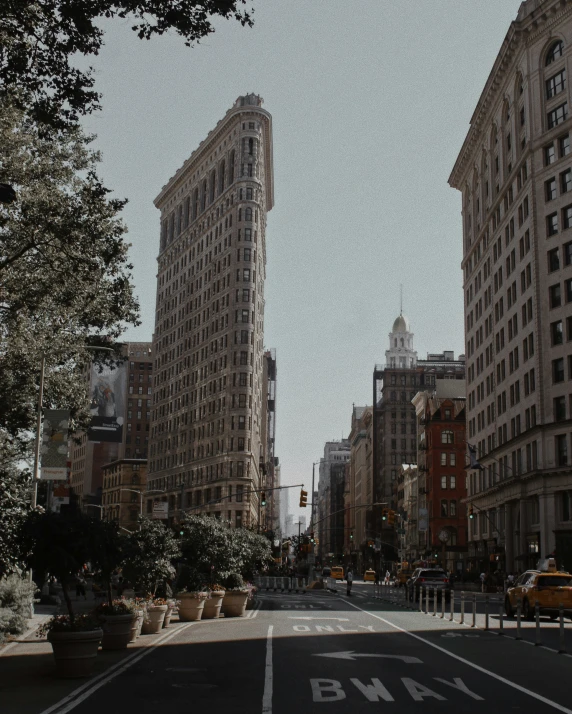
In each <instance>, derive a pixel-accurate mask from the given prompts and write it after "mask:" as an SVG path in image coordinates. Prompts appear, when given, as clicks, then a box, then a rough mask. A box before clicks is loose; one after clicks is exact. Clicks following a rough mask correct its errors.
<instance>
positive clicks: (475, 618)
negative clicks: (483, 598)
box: [471, 595, 477, 627]
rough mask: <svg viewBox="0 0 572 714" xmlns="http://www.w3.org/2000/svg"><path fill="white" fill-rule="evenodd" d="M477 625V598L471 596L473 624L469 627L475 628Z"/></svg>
mask: <svg viewBox="0 0 572 714" xmlns="http://www.w3.org/2000/svg"><path fill="white" fill-rule="evenodd" d="M476 625H477V596H476V595H473V624H472V625H471V627H476Z"/></svg>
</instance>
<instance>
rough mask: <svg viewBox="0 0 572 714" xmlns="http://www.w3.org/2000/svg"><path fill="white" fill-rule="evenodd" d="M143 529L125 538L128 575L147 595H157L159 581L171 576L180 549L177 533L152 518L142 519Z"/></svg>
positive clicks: (124, 573)
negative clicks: (176, 537)
mask: <svg viewBox="0 0 572 714" xmlns="http://www.w3.org/2000/svg"><path fill="white" fill-rule="evenodd" d="M140 525H141V530H138V531H133V533H131V534H130V535H128V536H127V537H126V539H125V561H124V565H123V575H124V577H125V578H126V579H127V580H129V581H130V582H132V583H133V584H134V585H135V587H136V588H137V589H139V590H141V591H142V592H143V594H144V595H152V596H154V595H155V591H156V590H157V586H158V584H159V583H160V582H161V581H163V580H168V579H171V578H172V577H173V576H174V573H175V569H174V567H173V561H174V560H175V559H176V558H178V557H179V555H180V550H179V544H178V543H177V541H176V539H175V536H174V534H173V532H172V531H171V530H170V529H169V528H165V526H164V525H163V524H162V523H161V521H154V520H151V519H150V518H145V517H143V518H141V519H140Z"/></svg>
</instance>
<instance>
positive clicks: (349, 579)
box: [346, 568, 354, 597]
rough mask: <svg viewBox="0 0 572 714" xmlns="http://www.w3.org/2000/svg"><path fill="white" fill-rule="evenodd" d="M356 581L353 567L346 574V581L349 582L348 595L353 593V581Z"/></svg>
mask: <svg viewBox="0 0 572 714" xmlns="http://www.w3.org/2000/svg"><path fill="white" fill-rule="evenodd" d="M353 581H354V574H353V573H352V570H351V568H349V569H348V572H347V574H346V583H347V586H348V587H347V594H348V597H349V596H350V595H351V594H352V583H353Z"/></svg>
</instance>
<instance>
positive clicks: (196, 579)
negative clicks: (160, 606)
mask: <svg viewBox="0 0 572 714" xmlns="http://www.w3.org/2000/svg"><path fill="white" fill-rule="evenodd" d="M206 598H207V593H206V592H204V591H203V589H202V588H201V577H200V575H199V573H198V572H197V571H196V570H195V569H194V568H191V567H189V566H188V565H184V566H183V567H182V568H181V570H180V572H179V575H178V577H177V600H178V603H179V620H181V621H182V622H193V621H195V620H200V619H201V616H202V614H203V609H204V606H205V601H206Z"/></svg>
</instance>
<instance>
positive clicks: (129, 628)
mask: <svg viewBox="0 0 572 714" xmlns="http://www.w3.org/2000/svg"><path fill="white" fill-rule="evenodd" d="M136 623H137V613H135V612H133V613H127V614H125V615H107V616H106V617H105V620H104V622H103V626H102V630H103V639H102V640H101V648H102V649H104V650H124V649H126V647H127V645H128V644H129V643H130V642H131V641H132V640H131V638H132V632H133V627H134V626H135V627H136V626H137V624H136Z"/></svg>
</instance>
